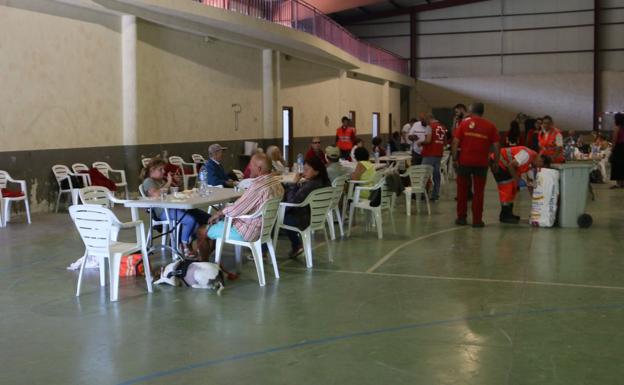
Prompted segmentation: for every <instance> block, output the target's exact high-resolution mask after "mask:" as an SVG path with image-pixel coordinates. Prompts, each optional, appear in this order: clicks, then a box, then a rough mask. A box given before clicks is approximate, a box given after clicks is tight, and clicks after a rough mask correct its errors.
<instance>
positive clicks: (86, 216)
mask: <svg viewBox="0 0 624 385" xmlns="http://www.w3.org/2000/svg"><path fill="white" fill-rule="evenodd" d="M69 214H70V215H71V218H72V219H73V221H74V224H75V225H76V228H77V229H78V232H79V233H80V237H81V238H82V241H83V242H84V244H85V247H86V249H87V251H86V253H87V254H88V255H93V256H96V257H97V258H98V262H99V266H100V277H102V276H103V274H102V270H104V269H105V266H104V260H105V259H108V266H109V269H108V274H109V285H110V300H111V301H117V299H118V297H119V266H120V264H121V257H122V256H124V255H130V254H132V253H136V252H140V253H141V255H142V257H143V266H144V268H145V282H146V284H147V291H148V292H150V293H151V292H152V277H151V273H150V265H149V259H148V257H147V248H146V243H145V231H144V226H143V222H142V221H140V220H137V221H132V222H126V223H122V222H120V221H119V220H118V219H117V217H116V216H115V214H113V212H112V211H110V210H109V209H107V208H105V207H101V206H99V205H74V206H71V207H70V208H69ZM113 227H118V228H124V229H131V228H134V229H135V231H136V243H125V242H117V241H114V240H113V239H112V238H111V230H112V229H113ZM85 263H86V258H85V259H83V262H82V265H81V266H80V273H79V274H78V285H77V288H76V296H79V295H80V287H81V285H82V274H83V272H84V267H85ZM103 283H104V282H102V280H101V281H100V285H102V284H103ZM102 286H103V285H102Z"/></svg>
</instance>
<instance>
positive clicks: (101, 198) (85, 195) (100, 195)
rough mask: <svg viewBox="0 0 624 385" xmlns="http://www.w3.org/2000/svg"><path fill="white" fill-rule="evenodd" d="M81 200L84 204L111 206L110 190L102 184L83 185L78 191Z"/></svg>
mask: <svg viewBox="0 0 624 385" xmlns="http://www.w3.org/2000/svg"><path fill="white" fill-rule="evenodd" d="M78 196H79V197H80V201H81V202H82V204H84V205H89V204H91V205H98V206H102V207H110V199H109V196H110V190H109V189H107V188H106V187H102V186H88V187H83V188H81V189H80V190H79V191H78Z"/></svg>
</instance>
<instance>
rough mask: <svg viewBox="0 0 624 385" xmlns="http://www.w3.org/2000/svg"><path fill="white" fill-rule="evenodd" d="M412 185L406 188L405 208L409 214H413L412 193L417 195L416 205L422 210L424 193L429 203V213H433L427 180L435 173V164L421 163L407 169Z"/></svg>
mask: <svg viewBox="0 0 624 385" xmlns="http://www.w3.org/2000/svg"><path fill="white" fill-rule="evenodd" d="M407 174H408V175H409V178H410V182H411V186H410V187H406V188H405V210H406V211H407V215H408V216H410V215H412V195H414V194H415V195H416V207H417V208H418V211H420V196H421V195H424V197H425V202H426V203H427V214H428V215H431V206H430V205H429V193H427V182H428V181H429V180H430V179H431V176H432V175H433V166H431V165H429V164H421V165H416V166H410V168H408V169H407Z"/></svg>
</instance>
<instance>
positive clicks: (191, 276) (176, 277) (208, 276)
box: [154, 260, 225, 295]
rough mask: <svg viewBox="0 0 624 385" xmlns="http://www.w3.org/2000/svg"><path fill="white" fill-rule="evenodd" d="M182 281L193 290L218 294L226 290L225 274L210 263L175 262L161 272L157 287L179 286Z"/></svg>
mask: <svg viewBox="0 0 624 385" xmlns="http://www.w3.org/2000/svg"><path fill="white" fill-rule="evenodd" d="M180 281H182V283H183V284H185V285H186V286H189V287H192V288H193V289H215V290H217V294H218V295H221V291H222V290H223V289H224V288H225V284H224V279H223V272H222V271H221V269H220V268H219V265H217V264H215V263H210V262H193V261H188V260H182V261H175V262H172V263H170V264H168V265H167V266H164V267H163V268H161V270H160V278H159V279H158V280H156V281H154V284H155V285H159V284H161V283H166V284H167V285H171V286H179V285H180Z"/></svg>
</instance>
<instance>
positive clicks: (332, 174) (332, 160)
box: [325, 146, 349, 182]
mask: <svg viewBox="0 0 624 385" xmlns="http://www.w3.org/2000/svg"><path fill="white" fill-rule="evenodd" d="M325 158H326V160H327V176H328V177H329V181H330V182H333V181H334V179H336V178H337V177H339V176H341V175H346V174H348V173H349V171H348V170H347V169H345V168H344V167H342V165H341V164H340V149H339V148H338V147H335V146H327V147H326V148H325Z"/></svg>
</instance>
